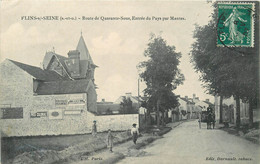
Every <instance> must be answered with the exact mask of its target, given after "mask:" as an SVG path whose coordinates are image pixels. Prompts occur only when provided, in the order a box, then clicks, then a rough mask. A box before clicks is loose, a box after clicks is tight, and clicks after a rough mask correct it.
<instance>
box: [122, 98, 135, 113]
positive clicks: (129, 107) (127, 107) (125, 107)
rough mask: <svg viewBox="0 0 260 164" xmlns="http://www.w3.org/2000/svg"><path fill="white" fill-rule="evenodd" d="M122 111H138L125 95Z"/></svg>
mask: <svg viewBox="0 0 260 164" xmlns="http://www.w3.org/2000/svg"><path fill="white" fill-rule="evenodd" d="M119 112H120V113H122V114H134V113H137V111H136V109H135V108H134V107H133V102H132V101H131V99H130V98H126V97H123V101H122V102H121V103H120V111H119Z"/></svg>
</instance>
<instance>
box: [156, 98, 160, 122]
mask: <svg viewBox="0 0 260 164" xmlns="http://www.w3.org/2000/svg"><path fill="white" fill-rule="evenodd" d="M160 103H161V102H160V99H158V100H157V104H156V105H157V107H156V108H157V110H156V115H157V126H159V125H160V114H159V111H160V110H159V108H160Z"/></svg>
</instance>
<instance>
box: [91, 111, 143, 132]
mask: <svg viewBox="0 0 260 164" xmlns="http://www.w3.org/2000/svg"><path fill="white" fill-rule="evenodd" d="M94 120H96V121H97V131H98V132H103V131H107V130H108V129H111V130H112V131H122V130H129V129H131V128H132V125H133V123H136V124H137V127H139V125H138V124H139V115H138V114H122V115H121V114H120V115H104V116H100V115H99V116H98V115H94V114H92V113H90V112H88V127H92V125H93V121H94ZM89 132H91V129H90V131H89Z"/></svg>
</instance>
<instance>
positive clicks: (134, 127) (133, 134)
mask: <svg viewBox="0 0 260 164" xmlns="http://www.w3.org/2000/svg"><path fill="white" fill-rule="evenodd" d="M131 135H132V137H133V142H134V144H136V141H137V138H138V136H139V131H138V129H137V128H136V124H133V127H132V129H131Z"/></svg>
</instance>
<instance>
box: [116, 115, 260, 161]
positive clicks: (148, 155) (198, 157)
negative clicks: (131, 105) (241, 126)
mask: <svg viewBox="0 0 260 164" xmlns="http://www.w3.org/2000/svg"><path fill="white" fill-rule="evenodd" d="M143 151H144V153H143V156H139V157H127V158H125V159H123V160H121V161H119V162H118V163H119V164H125V163H127V164H136V163H142V164H146V163H147V164H148V163H149V164H156V163H160V164H163V163H165V164H172V163H174V164H178V163H183V164H188V163H200V164H201V163H221V164H222V163H260V162H259V157H258V156H259V145H257V144H253V143H251V142H250V141H247V140H244V139H242V138H240V137H238V136H235V135H231V134H228V133H227V132H224V131H222V130H207V129H206V125H205V124H202V129H199V128H198V122H197V120H194V121H189V122H185V123H183V124H181V125H179V126H178V127H176V128H175V129H174V130H172V131H171V132H169V133H167V134H165V135H164V138H161V139H158V140H156V141H155V142H153V143H152V144H150V145H149V146H147V147H146V148H145V149H143Z"/></svg>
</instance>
